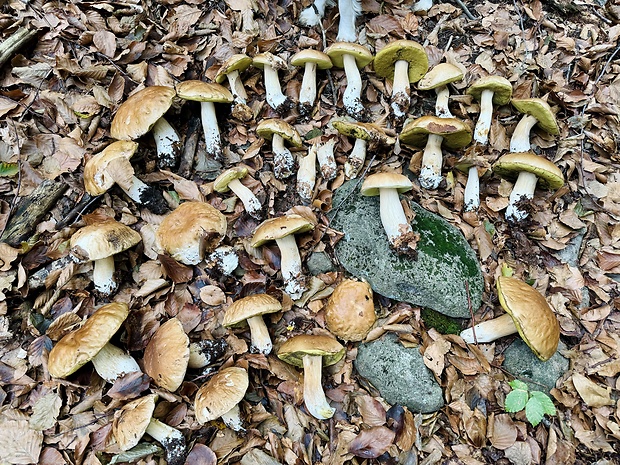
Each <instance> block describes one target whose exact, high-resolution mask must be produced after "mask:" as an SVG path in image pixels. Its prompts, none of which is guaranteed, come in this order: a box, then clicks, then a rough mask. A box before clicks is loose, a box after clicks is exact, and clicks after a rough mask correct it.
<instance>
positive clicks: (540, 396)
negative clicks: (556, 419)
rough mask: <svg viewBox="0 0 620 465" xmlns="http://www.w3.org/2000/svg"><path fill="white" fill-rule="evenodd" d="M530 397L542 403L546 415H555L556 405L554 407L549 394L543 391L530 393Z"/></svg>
mask: <svg viewBox="0 0 620 465" xmlns="http://www.w3.org/2000/svg"><path fill="white" fill-rule="evenodd" d="M530 396H532V397H533V398H535V399H537V400H538V401H539V402H540V404H541V405H542V407H543V410H544V411H545V414H546V415H549V416H552V415H555V405H553V401H552V400H551V398H550V397H549V396H548V395H547V394H545V393H544V392H541V391H532V392H530Z"/></svg>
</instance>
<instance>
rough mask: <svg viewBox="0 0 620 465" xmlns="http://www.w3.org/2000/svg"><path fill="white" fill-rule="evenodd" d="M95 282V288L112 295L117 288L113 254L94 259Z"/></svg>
mask: <svg viewBox="0 0 620 465" xmlns="http://www.w3.org/2000/svg"><path fill="white" fill-rule="evenodd" d="M93 284H94V285H95V290H97V291H98V292H101V293H102V294H105V295H110V294H112V292H114V291H115V290H116V286H117V284H116V281H114V257H113V256H111V257H106V258H100V259H99V260H95V261H93Z"/></svg>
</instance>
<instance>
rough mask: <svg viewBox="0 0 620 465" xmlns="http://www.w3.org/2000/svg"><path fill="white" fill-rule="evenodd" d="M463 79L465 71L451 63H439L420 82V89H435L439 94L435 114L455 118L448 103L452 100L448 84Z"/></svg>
mask: <svg viewBox="0 0 620 465" xmlns="http://www.w3.org/2000/svg"><path fill="white" fill-rule="evenodd" d="M461 79H463V72H462V71H461V70H460V69H459V68H458V67H457V66H455V65H453V64H451V63H439V64H438V65H436V66H435V67H434V68H433V69H431V70H430V71H429V72H428V73H426V74H425V75H424V77H423V78H422V79H420V81H419V82H418V89H420V90H433V89H435V93H436V94H437V100H436V102H435V115H437V116H439V117H440V118H453V116H452V113H450V108H449V106H448V103H449V101H450V89H449V88H448V84H450V83H451V82H456V81H460V80H461Z"/></svg>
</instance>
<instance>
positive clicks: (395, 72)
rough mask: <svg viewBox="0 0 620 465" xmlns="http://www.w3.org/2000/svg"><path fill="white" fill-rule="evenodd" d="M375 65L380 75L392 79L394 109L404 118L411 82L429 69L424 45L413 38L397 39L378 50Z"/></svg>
mask: <svg viewBox="0 0 620 465" xmlns="http://www.w3.org/2000/svg"><path fill="white" fill-rule="evenodd" d="M373 67H374V69H375V73H377V74H378V75H379V76H381V77H384V78H387V79H391V80H392V104H391V106H392V111H393V112H394V115H395V116H396V117H398V118H402V117H403V116H405V114H406V113H407V110H409V104H410V102H411V99H410V93H411V88H410V84H411V83H415V82H418V81H419V80H420V79H422V76H424V75H425V74H426V72H427V71H428V56H427V55H426V51H425V50H424V47H422V46H421V45H420V44H419V43H417V42H414V41H413V40H404V39H403V40H395V41H393V42H390V43H389V44H387V45H386V46H385V47H383V48H382V49H381V50H380V51H379V52H377V54H376V55H375V60H374V62H373Z"/></svg>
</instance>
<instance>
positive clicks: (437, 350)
mask: <svg viewBox="0 0 620 465" xmlns="http://www.w3.org/2000/svg"><path fill="white" fill-rule="evenodd" d="M449 350H450V343H449V342H448V341H446V340H445V339H444V338H439V339H437V340H436V341H435V342H433V343H432V344H431V345H429V346H428V347H427V348H426V350H425V351H424V365H426V366H427V367H428V368H429V369H430V370H431V371H432V372H433V373H435V375H436V376H437V377H438V378H439V377H441V374H442V373H443V369H444V368H445V358H444V356H445V355H446V354H447V353H448V351H449Z"/></svg>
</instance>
